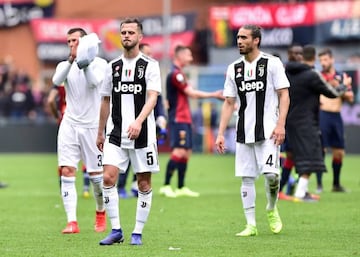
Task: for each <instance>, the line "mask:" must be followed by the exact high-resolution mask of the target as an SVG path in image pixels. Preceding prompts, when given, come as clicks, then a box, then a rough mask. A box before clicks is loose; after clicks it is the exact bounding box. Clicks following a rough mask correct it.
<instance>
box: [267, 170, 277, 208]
mask: <svg viewBox="0 0 360 257" xmlns="http://www.w3.org/2000/svg"><path fill="white" fill-rule="evenodd" d="M264 176H265V192H266V198H267V202H268V203H267V206H266V210H268V211H270V210H274V208H275V205H276V202H277V199H278V193H279V188H280V180H279V175H277V174H275V173H266V174H264Z"/></svg>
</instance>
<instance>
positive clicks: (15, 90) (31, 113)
mask: <svg viewBox="0 0 360 257" xmlns="http://www.w3.org/2000/svg"><path fill="white" fill-rule="evenodd" d="M46 94H47V93H46V92H44V91H43V89H42V88H41V87H37V86H35V85H34V80H33V79H32V78H30V76H29V75H28V74H27V72H26V71H25V70H21V69H19V68H17V67H16V66H15V65H14V62H13V59H12V57H11V56H6V57H4V58H0V119H4V118H7V119H10V120H14V121H21V120H24V119H26V120H28V119H30V120H36V121H41V120H44V119H50V118H51V115H50V113H49V112H48V111H47V107H46V105H45V100H46Z"/></svg>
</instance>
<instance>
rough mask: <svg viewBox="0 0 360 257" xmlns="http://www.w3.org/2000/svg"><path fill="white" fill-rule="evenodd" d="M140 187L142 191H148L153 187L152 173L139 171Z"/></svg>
mask: <svg viewBox="0 0 360 257" xmlns="http://www.w3.org/2000/svg"><path fill="white" fill-rule="evenodd" d="M136 176H137V181H138V188H139V191H140V192H148V191H149V190H150V189H151V173H150V172H145V173H138V174H137V175H136Z"/></svg>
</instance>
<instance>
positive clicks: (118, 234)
mask: <svg viewBox="0 0 360 257" xmlns="http://www.w3.org/2000/svg"><path fill="white" fill-rule="evenodd" d="M122 242H124V237H123V234H122V230H121V228H120V229H112V230H111V232H110V234H109V235H108V236H107V237H105V238H104V239H103V240H101V241H100V242H99V244H100V245H112V244H115V243H118V244H120V243H122Z"/></svg>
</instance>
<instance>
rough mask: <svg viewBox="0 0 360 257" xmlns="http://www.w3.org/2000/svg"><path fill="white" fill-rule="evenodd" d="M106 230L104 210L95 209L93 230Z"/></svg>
mask: <svg viewBox="0 0 360 257" xmlns="http://www.w3.org/2000/svg"><path fill="white" fill-rule="evenodd" d="M105 230H106V214H105V211H96V218H95V231H96V232H104V231H105Z"/></svg>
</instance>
